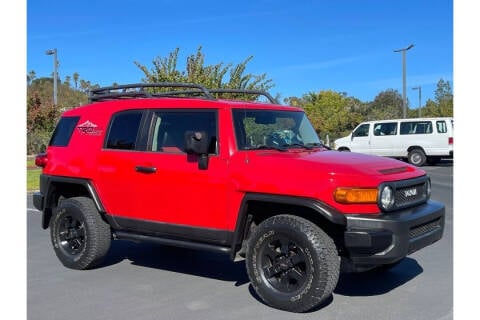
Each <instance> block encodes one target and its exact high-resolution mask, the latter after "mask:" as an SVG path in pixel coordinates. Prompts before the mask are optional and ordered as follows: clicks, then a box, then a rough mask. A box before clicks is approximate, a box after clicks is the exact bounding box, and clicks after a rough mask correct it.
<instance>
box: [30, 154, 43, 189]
mask: <svg viewBox="0 0 480 320" xmlns="http://www.w3.org/2000/svg"><path fill="white" fill-rule="evenodd" d="M41 172H42V169H40V168H38V167H36V166H35V160H33V159H29V160H27V192H29V191H36V190H38V189H40V173H41Z"/></svg>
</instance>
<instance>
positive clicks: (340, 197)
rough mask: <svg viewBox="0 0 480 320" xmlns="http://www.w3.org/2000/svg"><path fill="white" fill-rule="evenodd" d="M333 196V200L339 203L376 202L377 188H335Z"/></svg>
mask: <svg viewBox="0 0 480 320" xmlns="http://www.w3.org/2000/svg"><path fill="white" fill-rule="evenodd" d="M333 196H334V198H335V201H337V202H339V203H346V204H350V203H376V202H377V197H378V190H377V189H362V188H337V189H336V190H335V192H334V194H333Z"/></svg>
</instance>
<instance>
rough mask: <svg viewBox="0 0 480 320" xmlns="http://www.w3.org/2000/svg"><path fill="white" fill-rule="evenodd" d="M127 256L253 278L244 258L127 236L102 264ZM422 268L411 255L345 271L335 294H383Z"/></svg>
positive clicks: (175, 268)
mask: <svg viewBox="0 0 480 320" xmlns="http://www.w3.org/2000/svg"><path fill="white" fill-rule="evenodd" d="M125 260H129V261H130V263H131V264H133V265H137V266H142V267H147V268H155V269H161V270H168V271H172V272H178V273H184V274H190V275H194V276H200V277H205V278H210V279H216V280H221V281H229V282H233V283H234V284H235V286H241V285H244V284H247V283H249V282H250V280H249V279H248V275H247V272H246V268H245V261H244V260H241V261H232V260H230V257H229V256H228V255H226V254H225V255H224V254H217V253H212V252H207V251H200V250H193V249H186V248H178V247H169V246H161V245H156V244H150V243H135V242H131V241H124V240H116V241H113V242H112V246H111V247H110V251H109V253H108V255H107V256H106V258H105V260H104V261H103V263H102V264H101V265H99V267H100V268H103V267H108V266H111V265H115V264H118V263H121V262H123V261H125ZM422 272H423V268H422V267H421V266H420V265H419V264H418V263H417V261H416V260H414V259H411V258H408V257H407V258H405V259H404V260H403V261H402V262H400V263H399V264H398V265H396V266H395V267H393V268H391V269H390V270H383V271H381V270H376V269H375V270H371V271H368V272H363V273H341V274H340V277H339V281H338V284H337V287H336V288H335V290H334V294H339V295H344V296H374V295H381V294H385V293H387V292H390V291H391V290H393V289H395V288H397V287H400V286H402V285H403V284H405V283H407V282H408V281H410V280H412V279H413V278H415V277H417V276H418V275H419V274H421V273H422ZM249 291H250V293H251V294H252V296H253V297H254V298H255V299H256V300H258V301H260V302H261V299H260V298H259V297H258V296H257V294H256V293H255V291H254V289H253V287H252V286H251V285H249ZM331 302H332V300H331V299H329V300H327V301H325V303H324V304H322V306H319V308H320V309H321V308H323V307H325V306H326V305H328V304H330V303H331ZM262 303H263V302H262ZM315 310H318V308H316V309H315ZM312 311H314V310H312Z"/></svg>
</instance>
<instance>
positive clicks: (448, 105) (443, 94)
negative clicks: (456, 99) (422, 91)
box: [422, 79, 453, 117]
mask: <svg viewBox="0 0 480 320" xmlns="http://www.w3.org/2000/svg"><path fill="white" fill-rule="evenodd" d="M422 115H423V116H424V117H453V94H452V88H451V86H450V82H449V81H444V80H443V79H440V80H439V81H438V82H437V88H436V90H435V101H432V100H431V99H428V100H427V102H426V104H425V107H424V108H423V109H422Z"/></svg>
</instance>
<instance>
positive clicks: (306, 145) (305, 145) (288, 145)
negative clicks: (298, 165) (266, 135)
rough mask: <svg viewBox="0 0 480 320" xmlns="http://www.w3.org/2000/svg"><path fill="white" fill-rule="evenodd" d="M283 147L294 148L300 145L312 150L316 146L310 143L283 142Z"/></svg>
mask: <svg viewBox="0 0 480 320" xmlns="http://www.w3.org/2000/svg"><path fill="white" fill-rule="evenodd" d="M282 147H283V148H287V149H290V148H292V147H293V148H295V147H300V148H304V149H307V150H312V149H313V147H314V146H311V145H310V144H302V143H290V144H282Z"/></svg>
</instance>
